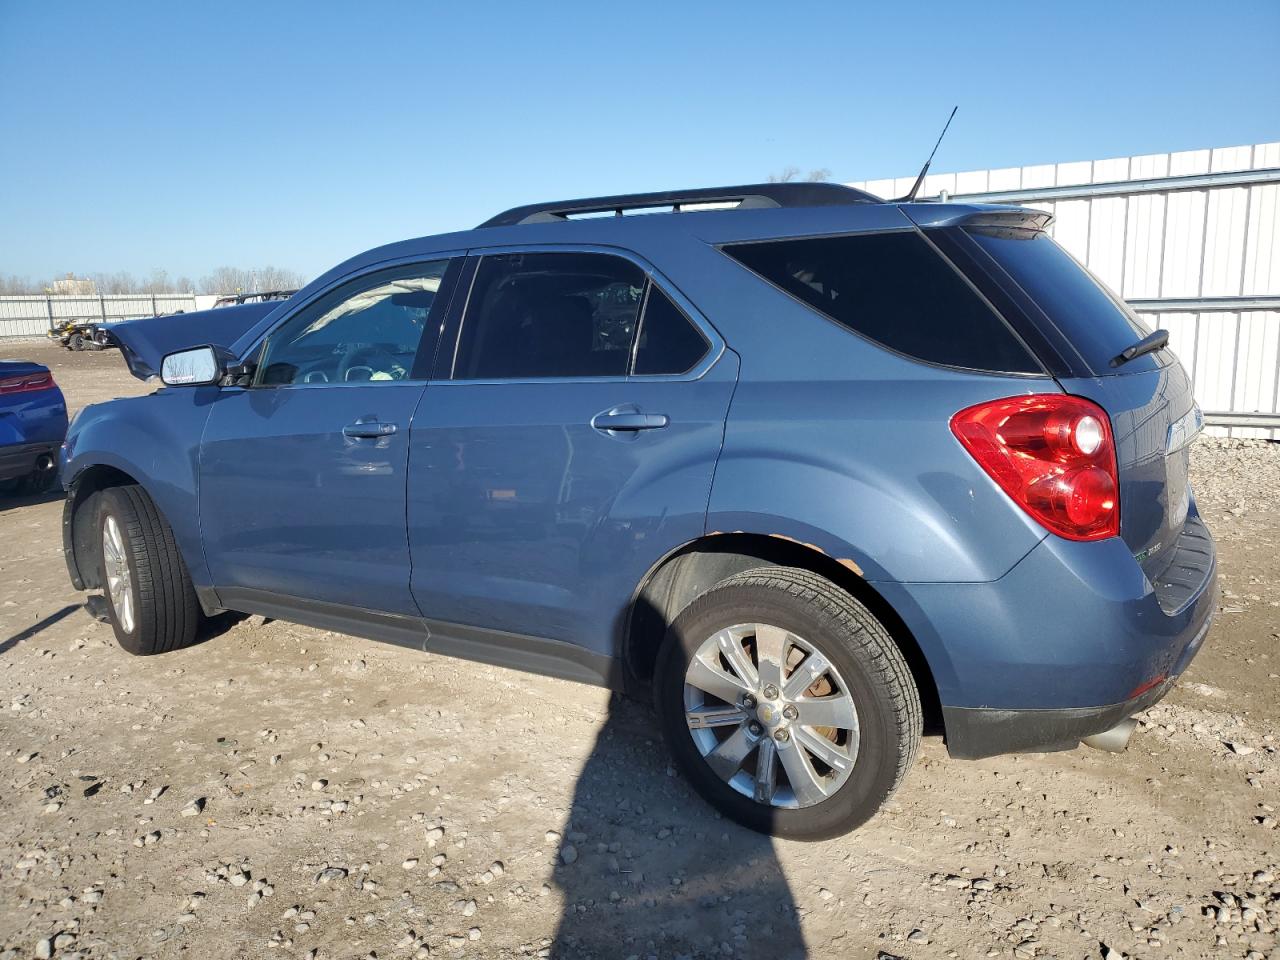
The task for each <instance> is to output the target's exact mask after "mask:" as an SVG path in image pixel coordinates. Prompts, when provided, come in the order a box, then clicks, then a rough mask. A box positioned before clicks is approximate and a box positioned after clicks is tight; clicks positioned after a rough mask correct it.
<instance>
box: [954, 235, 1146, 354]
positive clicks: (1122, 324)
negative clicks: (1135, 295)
mask: <svg viewBox="0 0 1280 960" xmlns="http://www.w3.org/2000/svg"><path fill="white" fill-rule="evenodd" d="M968 233H969V235H970V236H972V237H973V239H974V240H976V241H977V243H978V245H979V246H980V247H982V249H983V250H985V251H986V252H987V253H989V254H990V255H991V256H992V258H994V259H995V261H996V262H997V263H998V264H999V265H1000V266H1001V267H1002V268H1004V271H1005V272H1006V273H1007V274H1009V276H1010V277H1012V278H1013V280H1014V282H1015V283H1017V284H1018V286H1020V287H1022V289H1023V290H1024V291H1026V293H1027V296H1029V297H1030V298H1031V299H1032V300H1034V301H1035V303H1036V305H1037V306H1039V308H1040V309H1041V310H1043V311H1044V312H1045V314H1046V315H1047V316H1048V317H1049V319H1050V321H1052V322H1053V324H1054V325H1055V326H1056V327H1057V328H1058V329H1059V330H1061V331H1062V333H1063V335H1064V336H1066V338H1067V339H1068V340H1070V341H1071V345H1072V346H1073V347H1075V348H1076V350H1078V351H1079V352H1080V355H1081V356H1082V357H1083V358H1084V361H1085V363H1087V364H1088V365H1089V366H1090V368H1092V370H1093V371H1094V373H1095V374H1103V373H1114V372H1116V371H1114V370H1113V369H1112V367H1111V361H1112V360H1113V359H1114V358H1115V357H1116V356H1117V355H1119V354H1120V352H1121V351H1122V350H1124V349H1125V348H1126V347H1129V346H1132V345H1133V343H1134V342H1135V341H1137V340H1140V339H1142V338H1143V337H1145V336H1146V335H1147V334H1149V333H1150V332H1151V331H1150V330H1146V329H1144V328H1143V326H1142V325H1141V323H1140V322H1139V321H1138V319H1137V317H1135V316H1133V315H1132V314H1131V313H1130V312H1129V310H1128V308H1127V307H1126V306H1124V305H1123V301H1121V300H1120V298H1119V297H1117V296H1116V295H1115V294H1113V293H1112V292H1111V291H1110V290H1108V289H1107V288H1106V287H1104V286H1103V285H1102V284H1101V283H1099V282H1098V281H1097V280H1096V279H1095V278H1094V276H1093V274H1091V273H1089V272H1088V271H1087V270H1085V269H1084V267H1082V266H1080V264H1078V263H1077V262H1076V261H1075V260H1074V259H1073V258H1072V257H1071V254H1069V253H1067V251H1065V250H1064V249H1062V247H1060V246H1058V244H1057V243H1055V242H1054V241H1053V239H1052V238H1051V237H1050V236H1049V235H1048V234H1045V233H1032V232H1030V231H1026V230H1000V229H998V228H982V229H978V228H971V229H970V230H969V231H968ZM1154 363H1155V361H1154V360H1153V359H1152V358H1150V357H1139V358H1137V359H1136V360H1133V361H1130V362H1129V363H1127V364H1125V366H1124V372H1125V373H1133V372H1135V371H1137V370H1140V369H1143V368H1144V367H1146V368H1148V369H1150V368H1151V366H1152V365H1153V364H1154Z"/></svg>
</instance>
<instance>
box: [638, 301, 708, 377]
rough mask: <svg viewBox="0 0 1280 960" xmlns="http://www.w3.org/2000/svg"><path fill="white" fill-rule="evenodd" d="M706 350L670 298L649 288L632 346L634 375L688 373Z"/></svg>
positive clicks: (701, 336) (699, 337)
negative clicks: (637, 339)
mask: <svg viewBox="0 0 1280 960" xmlns="http://www.w3.org/2000/svg"><path fill="white" fill-rule="evenodd" d="M709 346H710V345H709V344H708V343H707V340H706V337H704V336H703V335H702V333H701V332H700V331H699V330H698V328H697V327H695V326H694V325H693V323H692V322H691V321H690V320H689V318H688V317H686V316H685V315H684V314H683V313H682V312H681V311H680V308H679V307H677V306H676V305H675V304H674V303H672V302H671V298H670V297H668V296H667V295H666V294H665V293H663V292H662V291H661V290H660V289H658V288H657V287H656V286H653V285H650V287H649V296H648V297H646V298H645V303H644V319H643V320H642V321H641V323H640V342H639V343H638V344H636V367H635V372H636V373H637V374H639V375H646V374H647V375H650V376H652V375H655V374H669V375H670V374H680V373H688V372H689V371H690V370H692V369H693V368H694V366H695V365H696V364H697V363H698V361H699V360H701V359H702V358H703V357H704V356H706V353H707V348H708V347H709Z"/></svg>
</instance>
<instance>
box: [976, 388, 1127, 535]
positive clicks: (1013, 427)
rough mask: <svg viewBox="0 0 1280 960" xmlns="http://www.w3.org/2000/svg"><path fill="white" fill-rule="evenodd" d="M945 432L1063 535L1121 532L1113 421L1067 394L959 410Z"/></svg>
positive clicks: (1038, 517) (1016, 498)
mask: <svg viewBox="0 0 1280 960" xmlns="http://www.w3.org/2000/svg"><path fill="white" fill-rule="evenodd" d="M951 432H952V433H954V434H955V435H956V437H957V438H958V439H959V441H960V442H961V443H962V444H964V448H965V449H966V450H968V451H969V453H970V455H971V456H972V457H973V458H974V459H975V460H977V461H978V465H979V466H980V467H982V469H983V470H985V471H986V472H987V473H988V474H990V475H991V478H992V479H993V480H995V482H996V483H998V484H999V485H1000V487H1001V489H1002V490H1004V492H1005V493H1007V494H1008V495H1009V496H1010V497H1012V498H1013V500H1014V502H1015V503H1017V504H1018V506H1020V507H1022V509H1023V510H1025V511H1027V513H1029V514H1031V516H1032V517H1034V518H1035V519H1036V520H1037V521H1038V522H1039V523H1040V524H1042V525H1043V526H1044V527H1046V528H1047V529H1049V530H1051V531H1052V532H1054V533H1056V534H1058V536H1061V537H1066V538H1067V539H1068V540H1102V539H1105V538H1106V537H1114V536H1116V535H1117V534H1119V532H1120V493H1119V491H1120V483H1119V478H1118V476H1117V474H1116V447H1115V440H1114V438H1113V437H1112V435H1111V421H1110V419H1109V418H1108V417H1107V414H1106V411H1105V410H1103V409H1102V408H1101V407H1099V406H1098V405H1097V404H1096V403H1091V402H1089V401H1088V400H1085V399H1082V398H1081V397H1070V396H1067V395H1065V394H1032V395H1031V396H1026V397H1009V398H1007V399H1005V400H992V401H990V402H988V403H980V404H978V405H977V406H974V407H969V408H968V409H967V410H961V411H960V412H959V413H957V414H956V415H955V416H954V417H952V418H951Z"/></svg>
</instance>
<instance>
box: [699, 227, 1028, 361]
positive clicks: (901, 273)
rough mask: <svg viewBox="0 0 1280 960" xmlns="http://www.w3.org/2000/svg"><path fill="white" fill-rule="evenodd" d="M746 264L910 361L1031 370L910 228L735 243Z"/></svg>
mask: <svg viewBox="0 0 1280 960" xmlns="http://www.w3.org/2000/svg"><path fill="white" fill-rule="evenodd" d="M724 251H725V253H727V254H728V255H729V256H731V257H733V259H735V260H737V261H738V262H739V263H741V264H742V265H743V266H745V267H747V268H748V269H749V270H751V271H753V272H754V273H756V274H758V275H759V276H761V277H763V278H764V279H766V280H768V281H770V282H771V283H773V284H774V285H776V286H778V287H780V288H781V289H783V290H785V291H786V292H787V293H789V294H791V295H792V296H793V297H795V298H796V299H797V300H800V301H801V302H803V303H805V304H807V305H808V306H809V307H811V308H812V309H814V310H817V311H818V312H819V313H822V314H823V315H825V316H826V317H828V318H829V319H831V320H834V321H835V322H836V323H838V324H840V325H841V326H843V327H847V328H848V329H850V330H853V331H855V332H856V333H859V334H861V335H862V336H864V337H866V338H867V339H869V340H874V341H875V342H877V343H880V344H883V345H884V346H886V347H889V348H890V349H891V350H896V351H897V352H898V353H902V354H906V355H907V356H908V357H913V358H915V359H918V360H925V361H927V362H930V363H940V364H945V365H947V366H954V367H966V368H969V369H973V370H984V371H998V372H1010V373H1040V372H1041V368H1040V365H1039V364H1038V363H1037V362H1036V361H1035V360H1034V359H1033V358H1032V356H1031V355H1030V353H1028V352H1027V349H1026V347H1024V346H1023V345H1022V343H1021V341H1019V340H1018V338H1017V337H1016V336H1015V335H1014V334H1013V332H1012V331H1011V330H1010V329H1009V327H1008V326H1006V325H1005V323H1004V321H1003V320H1002V319H1001V318H1000V317H999V316H997V315H996V314H995V313H994V312H993V311H992V309H991V308H990V307H989V306H988V305H987V304H986V302H985V301H984V300H983V299H982V298H981V297H980V296H978V294H977V293H975V292H974V290H973V289H972V288H971V287H970V286H969V285H968V284H967V283H966V282H965V281H964V280H963V279H961V277H960V276H959V274H957V273H956V271H955V270H953V269H952V268H951V266H950V264H948V263H947V262H946V261H945V260H944V259H943V258H942V256H941V255H940V254H939V253H938V252H937V251H936V250H934V249H933V247H932V246H930V245H929V243H928V242H927V241H926V240H925V239H924V238H923V237H921V236H920V235H919V234H917V233H915V232H914V231H902V232H898V233H881V234H864V235H860V236H843V237H811V238H804V239H798V240H774V241H768V242H764V243H740V244H734V245H731V246H727V247H725V248H724Z"/></svg>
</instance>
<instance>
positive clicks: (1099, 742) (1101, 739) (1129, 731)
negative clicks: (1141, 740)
mask: <svg viewBox="0 0 1280 960" xmlns="http://www.w3.org/2000/svg"><path fill="white" fill-rule="evenodd" d="M1137 726H1138V721H1137V720H1135V719H1133V717H1128V718H1126V719H1124V720H1121V721H1120V722H1119V723H1117V724H1116V725H1115V726H1114V727H1112V728H1111V729H1110V730H1103V731H1102V732H1101V733H1095V734H1094V735H1093V736H1091V737H1085V738H1084V739H1083V740H1081V741H1080V742H1081V743H1083V744H1084V745H1085V746H1086V747H1093V748H1094V749H1095V750H1105V751H1107V753H1124V751H1125V748H1126V747H1128V746H1129V738H1130V737H1131V736H1133V731H1134V730H1135V729H1136V728H1137Z"/></svg>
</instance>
